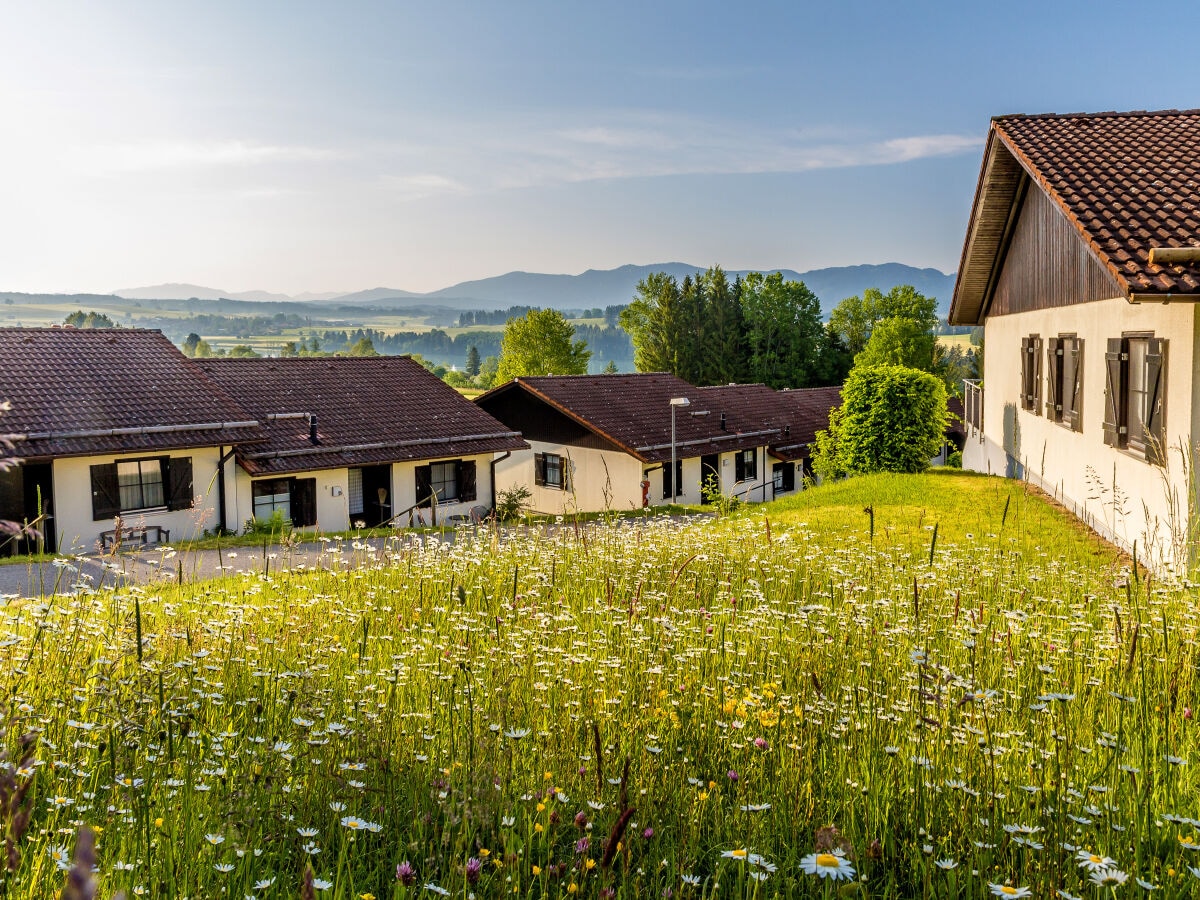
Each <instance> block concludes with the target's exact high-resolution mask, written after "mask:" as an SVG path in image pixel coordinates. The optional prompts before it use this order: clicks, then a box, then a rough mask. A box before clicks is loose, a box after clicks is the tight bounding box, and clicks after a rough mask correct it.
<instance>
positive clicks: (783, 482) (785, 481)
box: [771, 462, 796, 494]
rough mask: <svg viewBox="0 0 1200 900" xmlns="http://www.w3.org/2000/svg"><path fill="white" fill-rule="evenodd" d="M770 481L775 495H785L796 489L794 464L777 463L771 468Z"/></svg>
mask: <svg viewBox="0 0 1200 900" xmlns="http://www.w3.org/2000/svg"><path fill="white" fill-rule="evenodd" d="M771 480H772V482H773V483H774V485H775V493H776V494H786V493H788V492H789V491H794V490H795V489H796V464H795V463H790V462H778V463H775V465H773V466H772V467H771Z"/></svg>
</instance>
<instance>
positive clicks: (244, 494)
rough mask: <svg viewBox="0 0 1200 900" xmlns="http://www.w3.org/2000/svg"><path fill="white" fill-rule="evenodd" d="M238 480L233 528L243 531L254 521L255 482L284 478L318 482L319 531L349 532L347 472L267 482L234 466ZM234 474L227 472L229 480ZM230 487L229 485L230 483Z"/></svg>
mask: <svg viewBox="0 0 1200 900" xmlns="http://www.w3.org/2000/svg"><path fill="white" fill-rule="evenodd" d="M231 469H232V470H233V471H234V472H236V475H235V477H234V482H235V484H234V489H233V492H232V493H233V499H232V501H231V503H230V505H229V511H228V513H227V515H228V521H229V527H230V528H232V529H234V530H235V531H241V530H242V529H243V528H244V527H245V525H246V522H247V521H249V520H250V519H252V518H254V494H253V493H252V488H251V485H252V484H253V482H255V481H274V480H275V479H277V478H281V477H296V478H315V479H316V480H317V525H316V530H317V531H348V530H349V529H350V514H349V512H348V509H349V507H348V506H347V503H348V498H347V488H348V485H349V481H350V475H349V470H347V469H319V470H317V471H315V472H297V473H294V476H293V475H287V476H280V475H271V476H269V477H266V478H251V477H250V475H249V474H248V473H247V472H246V470H245V469H243V468H241V467H240V466H237V465H231ZM229 472H230V470H226V478H227V479H228V477H229ZM227 483H228V482H227Z"/></svg>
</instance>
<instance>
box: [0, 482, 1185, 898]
mask: <svg viewBox="0 0 1200 900" xmlns="http://www.w3.org/2000/svg"><path fill="white" fill-rule="evenodd" d="M847 485H848V486H836V485H835V486H832V487H830V488H820V489H816V490H813V491H810V492H806V494H807V495H809V496H804V497H800V498H796V499H795V500H794V501H786V502H784V503H781V504H779V505H773V506H769V507H765V508H761V509H754V510H746V511H743V512H741V513H740V514H735V515H733V516H731V517H727V518H723V519H712V518H695V519H684V520H680V519H661V520H660V519H648V520H646V521H636V522H628V521H622V522H612V523H601V524H596V525H589V526H587V527H578V528H573V527H569V526H566V525H564V526H562V527H557V528H553V527H552V528H546V529H541V530H534V529H516V530H511V531H504V532H497V531H493V530H487V529H479V530H471V529H464V530H461V531H460V532H459V533H457V534H456V535H455V540H454V541H453V542H444V541H441V540H438V539H437V538H434V537H429V536H414V535H402V536H398V537H396V538H395V539H394V540H392V541H389V542H388V545H387V546H386V547H385V548H384V549H383V550H372V549H370V548H368V547H366V546H365V545H358V546H356V545H355V544H354V543H353V542H347V543H344V544H330V545H329V550H328V552H327V553H326V554H325V557H326V558H325V559H323V561H322V564H321V565H320V566H316V567H312V568H289V567H288V566H287V565H286V564H285V563H286V561H285V560H284V559H280V560H277V563H278V565H277V566H274V567H272V568H270V569H268V570H267V571H265V572H258V573H243V574H237V575H230V576H228V577H225V578H221V579H217V580H213V581H206V582H187V583H173V582H171V581H164V582H163V583H162V584H160V585H151V586H143V587H139V588H122V589H117V590H103V591H87V590H81V591H79V592H77V593H74V594H71V595H67V596H53V597H46V598H38V599H15V598H10V599H8V601H7V602H6V604H5V605H4V607H3V610H2V615H3V622H2V627H0V653H2V654H3V660H4V666H3V669H2V672H3V676H2V677H3V679H4V685H3V687H4V695H3V696H4V699H5V707H4V712H5V719H6V728H5V737H4V746H5V754H6V756H5V761H3V762H0V773H2V775H3V777H0V817H3V821H2V822H0V826H2V827H3V828H4V830H5V835H6V838H7V840H8V842H9V845H8V849H7V854H6V856H7V860H6V862H7V871H5V872H4V877H3V883H2V884H0V896H2V897H4V898H22V900H23V898H41V897H51V896H56V895H57V894H58V892H59V891H62V890H64V886H65V889H66V893H65V894H64V896H70V897H77V896H89V895H90V894H89V893H88V892H89V891H91V890H93V889H94V890H95V891H96V895H97V896H100V897H112V896H115V895H117V894H118V893H124V895H125V896H126V897H127V898H131V897H137V896H149V897H171V898H179V897H191V898H210V897H212V898H215V897H236V898H248V897H256V898H272V897H330V898H360V900H370V898H387V897H431V898H433V897H439V896H455V897H471V896H475V897H500V896H518V897H570V896H576V897H661V898H670V897H678V898H692V897H695V898H705V897H773V896H794V897H809V896H811V897H832V896H863V897H895V898H900V897H919V896H929V897H985V896H1000V897H1025V896H1029V897H1053V896H1061V897H1095V896H1124V895H1135V894H1141V893H1145V892H1153V893H1155V894H1156V895H1158V896H1162V897H1187V896H1196V895H1200V818H1198V817H1200V790H1198V787H1200V785H1198V783H1197V782H1198V780H1197V777H1196V775H1195V771H1196V766H1197V764H1200V757H1198V755H1197V737H1196V726H1195V723H1194V720H1193V718H1192V708H1193V706H1194V705H1195V700H1196V696H1197V693H1196V686H1197V681H1196V677H1197V675H1196V673H1197V665H1198V663H1200V645H1198V643H1197V627H1198V625H1200V613H1198V611H1197V604H1196V598H1195V594H1194V593H1193V592H1192V591H1191V590H1190V589H1188V588H1186V587H1183V586H1174V585H1166V584H1160V583H1158V582H1156V580H1155V579H1153V578H1152V577H1150V575H1149V574H1148V573H1147V572H1146V571H1145V570H1143V569H1139V568H1135V567H1134V566H1133V565H1132V564H1131V562H1130V561H1129V560H1128V559H1126V558H1123V557H1120V556H1118V555H1117V554H1116V553H1115V552H1113V551H1110V550H1106V549H1104V548H1103V547H1101V546H1099V545H1098V542H1097V541H1096V540H1095V539H1093V538H1091V537H1089V536H1088V535H1086V534H1083V533H1081V531H1080V529H1079V528H1077V527H1075V526H1073V525H1072V524H1071V523H1069V522H1067V521H1066V518H1065V516H1063V515H1061V514H1060V513H1059V512H1057V511H1056V510H1054V509H1052V508H1051V507H1050V506H1049V505H1048V504H1046V503H1044V502H1042V501H1040V500H1038V499H1037V498H1034V497H1032V496H1029V495H1027V494H1026V493H1025V489H1024V488H1023V486H1021V485H1019V484H1014V483H1012V482H1003V481H1000V480H999V479H983V478H978V479H970V480H968V479H965V478H963V479H961V486H959V485H951V483H950V481H949V479H940V480H939V479H931V478H929V477H926V478H924V479H920V478H913V479H911V480H909V481H897V480H892V481H887V482H882V481H872V480H871V479H856V480H855V483H847ZM951 488H953V489H954V490H955V491H957V492H958V494H959V495H960V500H959V501H958V506H957V507H955V508H950V505H949V504H948V505H946V506H944V507H941V506H939V505H938V495H939V491H940V492H942V493H944V492H946V491H947V490H950V489H951ZM872 492H874V493H872ZM888 492H891V493H890V494H889V493H888ZM884 495H887V497H884ZM893 495H894V496H893ZM873 497H874V498H875V499H874V502H873V503H872V498H873ZM880 498H884V499H880ZM888 498H890V499H888ZM864 506H867V507H868V509H867V511H866V512H864V511H863V507H864ZM81 845H82V851H81ZM74 860H80V861H81V862H74V863H73V861H74ZM93 864H94V871H93V874H92V879H91V883H90V884H89V883H88V882H89V879H88V877H87V875H88V873H87V869H88V868H89V867H92V866H93ZM73 866H74V870H73V871H72V867H73ZM81 884H82V885H83V886H82V887H81V886H80V885H81ZM81 892H82V893H81Z"/></svg>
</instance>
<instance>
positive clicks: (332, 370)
mask: <svg viewBox="0 0 1200 900" xmlns="http://www.w3.org/2000/svg"><path fill="white" fill-rule="evenodd" d="M200 364H201V366H202V367H203V369H204V370H205V372H207V373H208V375H209V376H210V377H212V379H213V380H214V381H216V382H217V383H218V384H220V385H222V386H223V387H224V388H225V389H226V390H228V391H229V393H230V394H232V395H233V396H235V397H236V398H237V399H238V401H239V402H240V403H241V404H242V405H243V406H245V407H246V408H247V409H249V410H251V411H252V412H253V414H254V415H255V417H256V418H259V419H260V420H262V421H263V423H264V425H266V427H267V431H268V434H269V436H270V437H269V440H268V442H267V443H266V445H265V446H257V447H252V448H246V451H245V452H244V453H239V455H238V461H239V463H240V464H241V465H242V467H243V468H244V469H246V471H248V472H249V473H250V474H251V475H267V474H278V473H286V472H301V471H312V470H315V469H330V468H342V467H344V466H363V465H373V464H378V463H389V462H399V461H403V460H413V459H442V458H447V457H455V456H470V455H474V454H477V453H494V452H502V451H504V450H518V449H523V448H524V447H526V446H527V445H526V444H525V442H524V441H523V440H521V437H520V435H517V434H515V433H513V432H511V431H509V430H508V429H506V428H505V427H504V426H503V425H502V424H500V423H499V422H497V421H496V420H495V419H493V418H492V417H491V416H490V415H488V414H487V413H486V412H484V411H483V410H482V409H480V408H479V407H478V406H476V405H475V404H474V403H472V402H471V401H469V400H467V399H466V398H465V397H463V396H462V395H461V394H460V393H458V391H456V390H454V388H452V387H450V386H449V385H447V384H446V383H445V382H443V381H442V380H441V379H440V378H438V377H437V376H436V375H434V374H432V373H431V372H428V371H427V370H426V369H424V368H423V367H422V366H421V365H419V364H418V363H416V362H413V360H411V359H410V358H408V357H406V356H372V357H293V358H285V359H205V360H201V361H200ZM280 414H283V416H284V417H282V418H280V417H279V416H280ZM288 414H291V415H288ZM300 414H304V415H300ZM307 414H315V415H316V417H317V439H318V443H317V444H315V445H314V444H313V443H311V442H310V440H309V423H308V419H307ZM272 416H274V417H276V418H273V419H272V418H270V417H272Z"/></svg>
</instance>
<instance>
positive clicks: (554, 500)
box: [496, 441, 662, 515]
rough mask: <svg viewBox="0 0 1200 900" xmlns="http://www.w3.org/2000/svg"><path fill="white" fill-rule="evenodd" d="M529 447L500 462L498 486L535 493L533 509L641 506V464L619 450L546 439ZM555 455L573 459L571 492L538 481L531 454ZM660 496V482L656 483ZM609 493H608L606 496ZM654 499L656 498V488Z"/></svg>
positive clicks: (556, 511)
mask: <svg viewBox="0 0 1200 900" xmlns="http://www.w3.org/2000/svg"><path fill="white" fill-rule="evenodd" d="M529 445H530V448H531V449H529V450H516V451H514V452H513V454H512V456H510V457H509V458H507V459H505V460H503V461H501V462H500V463H498V464H497V465H496V489H497V490H498V491H505V490H511V489H512V488H514V487H516V486H518V485H521V486H524V487H527V488H529V491H530V493H531V494H532V495H533V496H532V498H531V499H530V502H529V505H530V509H531V510H533V511H534V512H539V513H549V514H552V515H558V514H560V513H567V512H604V511H606V510H614V511H615V510H628V509H641V508H642V487H641V482H642V464H641V463H640V462H639V461H638V460H636V459H634V458H633V457H632V456H630V455H629V454H628V453H622V452H620V451H618V450H596V449H592V448H589V447H571V446H567V445H566V444H553V443H549V442H547V441H529ZM535 453H552V454H556V455H558V456H561V457H563V459H564V460H569V463H568V464H569V465H570V467H571V482H570V487H571V490H569V491H563V490H559V489H558V488H552V487H545V486H539V485H537V484H534V481H535V479H534V471H533V455H534V454H535ZM658 490H659V497H660V498H661V494H662V482H661V481H660V482H658ZM606 491H607V493H608V496H606V495H605V494H606ZM650 502H651V503H652V504H654V503H656V502H657V503H661V502H662V500H661V499H658V500H657V501H656V500H655V497H654V494H653V489H652V490H651V496H650Z"/></svg>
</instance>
